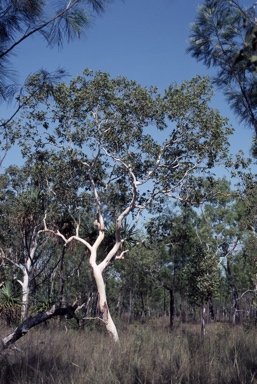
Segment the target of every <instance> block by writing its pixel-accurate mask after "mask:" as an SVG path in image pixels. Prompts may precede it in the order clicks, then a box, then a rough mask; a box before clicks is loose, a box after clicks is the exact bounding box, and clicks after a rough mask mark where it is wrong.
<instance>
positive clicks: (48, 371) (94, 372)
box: [0, 319, 257, 384]
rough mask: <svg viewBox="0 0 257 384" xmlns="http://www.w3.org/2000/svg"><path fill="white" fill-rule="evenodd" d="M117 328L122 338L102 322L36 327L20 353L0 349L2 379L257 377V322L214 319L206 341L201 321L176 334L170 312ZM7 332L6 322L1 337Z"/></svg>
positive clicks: (134, 381) (129, 383) (81, 382)
mask: <svg viewBox="0 0 257 384" xmlns="http://www.w3.org/2000/svg"><path fill="white" fill-rule="evenodd" d="M167 321H168V320H167ZM118 328H119V330H120V343H119V344H118V345H115V344H113V343H112V342H111V341H110V339H109V337H108V335H106V333H105V330H104V329H103V328H102V327H101V328H99V327H93V329H87V328H86V329H85V330H83V331H77V330H69V331H68V332H66V331H65V330H61V329H56V328H54V327H49V328H46V327H44V326H42V327H39V328H38V329H34V330H31V331H30V333H29V334H28V335H26V336H25V337H24V338H23V339H21V340H20V341H19V342H18V343H17V346H18V347H19V348H20V349H21V350H22V352H17V351H14V350H7V351H4V352H3V353H2V354H1V355H0V383H4V384H32V383H33V384H42V383H45V384H66V383H67V384H73V383H74V384H87V383H90V384H91V383H94V384H107V383H108V384H118V383H121V384H154V383H156V384H157V383H158V384H166V383H170V384H187V383H192V384H214V383H217V384H223V383H224V384H237V383H238V384H250V383H255V384H256V383H257V359H256V346H257V333H256V329H254V328H252V329H251V328H250V329H247V330H246V329H244V328H243V327H235V328H231V327H229V326H228V325H226V324H221V323H217V324H215V323H213V324H211V325H210V326H209V327H208V333H207V335H206V337H205V338H204V340H203V339H201V337H200V332H199V331H200V326H199V325H198V326H195V325H183V326H182V325H181V326H180V327H178V328H177V329H176V330H175V331H174V333H173V334H171V333H170V332H169V331H168V324H166V320H165V319H159V320H155V321H151V322H150V323H148V324H144V325H141V324H133V325H130V326H128V325H124V324H120V325H119V327H118ZM9 331H10V330H8V329H7V328H5V329H2V330H1V332H0V336H2V337H3V336H6V335H7V334H8V332H9Z"/></svg>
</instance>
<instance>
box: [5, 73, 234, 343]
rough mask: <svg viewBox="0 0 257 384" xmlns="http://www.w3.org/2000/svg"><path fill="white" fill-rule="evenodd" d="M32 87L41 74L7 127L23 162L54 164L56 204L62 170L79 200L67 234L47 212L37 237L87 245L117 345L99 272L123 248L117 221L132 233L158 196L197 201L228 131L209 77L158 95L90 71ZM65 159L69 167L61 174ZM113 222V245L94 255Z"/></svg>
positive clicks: (64, 190) (104, 316)
mask: <svg viewBox="0 0 257 384" xmlns="http://www.w3.org/2000/svg"><path fill="white" fill-rule="evenodd" d="M39 83H40V78H39V77H38V76H35V77H32V78H31V79H30V81H29V82H28V83H27V92H28V95H25V96H24V98H23V99H22V103H23V105H24V108H23V113H22V116H21V119H20V121H19V122H17V123H16V124H15V126H13V127H12V129H13V130H14V134H16V135H17V140H19V143H20V145H21V146H22V151H23V154H24V156H26V157H27V158H28V160H29V161H33V159H34V158H35V156H36V157H38V156H39V157H40V156H41V160H42V161H41V163H42V164H43V163H44V154H45V153H47V154H48V155H47V161H48V162H51V161H52V162H55V163H56V169H58V162H59V164H60V166H59V171H58V173H57V174H56V175H54V177H52V178H51V177H49V179H48V180H47V184H48V188H49V191H50V192H51V193H52V194H53V195H54V198H55V201H56V203H57V205H58V202H62V201H63V200H62V197H63V196H69V193H70V192H71V190H72V185H70V184H69V183H66V182H65V183H63V182H62V180H63V178H64V179H65V175H66V172H69V174H70V175H72V174H74V175H78V178H77V176H76V179H77V180H78V181H79V185H80V188H79V193H80V194H83V196H84V200H83V199H81V200H80V201H79V200H75V201H73V200H70V201H69V203H68V200H67V201H66V202H65V204H66V206H67V212H68V213H69V214H70V217H71V218H72V220H73V225H74V229H73V233H72V234H70V233H68V234H65V233H64V232H63V230H62V228H60V227H58V225H57V223H56V220H55V218H54V215H52V214H51V212H50V211H49V210H47V209H46V213H45V217H44V231H45V232H46V233H48V234H52V235H55V236H57V237H58V238H59V239H60V240H62V241H63V244H64V245H65V246H68V244H70V243H72V242H74V241H75V242H80V243H81V244H83V245H84V247H85V249H86V250H87V252H88V255H89V262H90V265H91V267H92V271H93V274H94V278H95V281H96V285H97V290H98V296H99V303H98V305H99V313H100V316H99V318H100V319H101V320H102V322H103V323H104V324H105V325H106V328H107V330H108V332H109V333H110V334H111V336H112V337H113V338H114V340H116V341H117V340H118V333H117V329H116V327H115V324H114V322H113V320H112V317H111V314H110V310H109V307H108V303H107V294H106V289H105V284H104V277H103V272H104V271H105V269H106V268H107V267H108V266H109V265H110V264H111V263H113V262H114V261H115V260H121V259H123V258H125V254H126V252H125V251H126V250H124V249H122V246H123V244H124V243H125V241H126V239H127V238H128V236H129V233H128V234H126V235H125V236H124V237H123V235H122V233H121V228H122V223H123V222H124V220H125V219H126V218H128V219H130V220H131V223H132V225H131V230H134V228H135V226H136V225H137V223H138V220H139V218H140V215H141V214H142V212H143V211H145V210H147V209H149V210H150V212H151V210H154V209H156V204H158V199H162V198H163V197H165V198H170V199H175V200H179V201H186V202H188V203H189V202H191V203H198V202H199V196H198V195H197V182H195V178H194V175H197V176H199V173H200V172H205V171H208V170H209V169H210V168H212V167H213V166H214V165H215V164H218V163H221V162H225V161H226V160H227V154H228V135H229V134H230V133H231V132H232V130H231V128H230V127H228V126H227V120H226V119H223V118H222V117H221V116H220V114H219V113H218V111H217V110H214V109H212V108H210V107H209V105H208V103H209V101H210V99H211V94H212V90H211V86H210V84H209V82H208V79H207V78H200V77H196V78H194V79H192V80H191V81H185V82H183V83H182V84H181V85H177V84H173V85H170V86H169V87H168V88H167V90H166V91H165V92H164V94H163V95H160V94H159V93H158V90H157V89H156V88H155V87H151V88H149V89H148V88H144V87H142V86H140V85H139V84H137V83H136V82H135V81H129V80H127V79H126V78H123V77H118V78H114V79H111V78H110V76H109V75H108V74H106V73H101V72H97V73H93V72H91V71H89V70H85V71H84V74H83V75H82V76H78V77H76V78H75V79H72V80H71V82H70V83H69V84H64V83H62V84H58V85H57V86H55V87H54V88H53V89H52V92H51V95H52V96H51V95H50V94H49V90H48V88H47V87H45V86H44V84H42V86H40V87H39V88H38V84H39ZM35 89H38V92H37V93H35V92H34V90H35ZM31 94H32V96H31ZM16 128H17V131H15V129H16ZM10 129H11V127H10ZM24 138H26V140H25V139H24ZM51 157H52V160H51ZM62 159H66V161H67V167H70V168H69V170H68V169H66V168H65V173H64V172H63V171H62V166H63V161H62ZM70 197H72V194H71V195H70ZM92 212H93V214H94V222H93V223H94V226H95V228H96V231H97V235H96V237H95V239H90V238H87V237H84V236H83V232H82V230H81V215H82V213H83V214H89V216H90V217H91V214H92ZM92 221H93V219H92ZM112 222H113V223H115V243H114V245H113V246H112V247H111V249H109V250H108V251H107V252H106V253H105V254H101V252H100V249H101V246H102V245H103V241H104V238H105V232H106V227H107V224H111V223H112ZM99 256H100V259H99Z"/></svg>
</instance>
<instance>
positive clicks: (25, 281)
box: [18, 266, 30, 321]
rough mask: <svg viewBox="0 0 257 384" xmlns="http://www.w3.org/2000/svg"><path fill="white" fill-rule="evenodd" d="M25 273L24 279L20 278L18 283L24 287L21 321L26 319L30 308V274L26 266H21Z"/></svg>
mask: <svg viewBox="0 0 257 384" xmlns="http://www.w3.org/2000/svg"><path fill="white" fill-rule="evenodd" d="M20 268H21V270H22V274H23V279H22V281H21V280H18V283H19V284H20V285H21V288H22V299H21V303H22V304H21V321H24V320H25V319H26V318H27V316H28V310H29V293H30V290H29V274H28V271H27V269H26V267H25V266H22V267H20Z"/></svg>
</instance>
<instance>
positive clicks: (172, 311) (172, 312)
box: [169, 289, 175, 331]
mask: <svg viewBox="0 0 257 384" xmlns="http://www.w3.org/2000/svg"><path fill="white" fill-rule="evenodd" d="M169 294H170V330H171V331H173V329H174V315H175V299H174V291H173V289H169Z"/></svg>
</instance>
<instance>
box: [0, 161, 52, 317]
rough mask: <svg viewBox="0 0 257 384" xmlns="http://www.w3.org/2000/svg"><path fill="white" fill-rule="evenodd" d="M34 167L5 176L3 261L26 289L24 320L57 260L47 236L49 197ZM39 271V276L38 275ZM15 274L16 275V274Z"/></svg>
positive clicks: (0, 203)
mask: <svg viewBox="0 0 257 384" xmlns="http://www.w3.org/2000/svg"><path fill="white" fill-rule="evenodd" d="M33 171H34V172H35V169H34V170H33V168H32V167H28V166H26V165H25V166H24V167H23V168H21V169H20V168H19V167H17V166H10V167H9V168H8V169H7V170H6V172H5V173H4V174H3V175H1V195H0V211H1V217H0V222H1V238H0V248H1V255H0V258H1V261H2V268H6V266H8V265H9V268H11V269H12V270H13V275H14V276H16V281H17V282H18V283H19V284H20V286H21V288H22V294H21V296H22V299H21V318H22V319H23V320H24V319H25V318H26V317H27V316H28V309H29V302H30V292H31V287H32V285H33V284H35V282H36V280H37V277H38V274H39V271H41V272H42V271H43V270H44V269H45V268H46V266H47V265H48V264H49V262H50V260H51V259H52V257H53V255H52V254H53V253H54V248H56V245H57V243H56V241H54V240H53V239H50V238H49V236H48V235H46V234H45V233H44V232H43V229H44V227H43V218H44V211H45V209H44V205H45V204H46V195H44V192H43V190H42V188H41V185H40V184H41V180H40V176H42V175H40V174H39V175H37V176H35V174H34V175H33ZM36 266H37V267H36ZM36 270H37V272H36ZM14 271H15V272H14Z"/></svg>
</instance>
